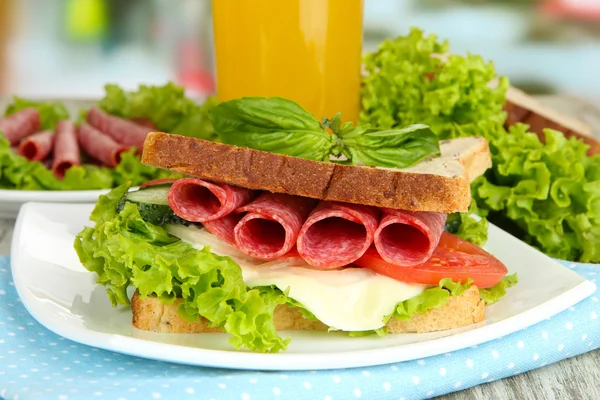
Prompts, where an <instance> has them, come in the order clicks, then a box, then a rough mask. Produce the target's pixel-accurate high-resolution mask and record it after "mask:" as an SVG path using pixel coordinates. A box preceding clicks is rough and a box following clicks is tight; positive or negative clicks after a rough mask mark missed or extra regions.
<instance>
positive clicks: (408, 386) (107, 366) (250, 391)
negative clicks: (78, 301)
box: [0, 257, 600, 400]
mask: <svg viewBox="0 0 600 400" xmlns="http://www.w3.org/2000/svg"><path fill="white" fill-rule="evenodd" d="M564 265H566V266H568V267H569V268H572V269H573V270H574V271H576V272H577V273H579V274H580V275H582V276H584V277H586V278H588V279H590V280H594V279H595V275H596V273H597V271H600V270H599V269H597V268H598V267H597V266H591V265H584V264H573V263H564ZM598 315H600V304H599V302H598V297H597V294H596V293H594V294H593V295H592V296H590V297H589V298H587V299H585V300H583V301H582V302H580V303H578V304H576V305H575V306H574V307H571V308H570V309H568V310H566V311H564V312H562V313H560V314H558V315H556V316H554V317H552V318H551V319H549V320H546V321H543V322H541V323H539V324H537V325H534V326H532V327H530V328H528V329H525V330H523V331H520V332H517V333H514V334H512V335H508V336H505V337H503V338H500V339H497V340H494V341H491V342H488V343H485V344H482V345H479V346H474V347H472V348H468V349H465V350H460V351H455V352H452V353H447V354H443V355H440V356H435V357H429V358H425V359H422V360H415V361H409V362H403V363H398V364H392V365H382V366H378V367H369V368H356V369H345V370H331V371H304V372H286V373H278V372H253V371H234V370H222V369H211V368H200V367H188V366H184V365H175V364H169V363H165V362H158V361H150V360H144V359H140V358H135V357H131V356H126V355H122V354H118V353H113V352H109V351H105V350H99V349H96V348H92V347H88V346H84V345H81V344H78V343H75V342H71V341H69V340H67V339H64V338H62V337H60V336H57V335H55V334H53V333H52V332H50V331H48V330H47V329H45V328H44V327H42V326H41V325H40V324H38V323H37V322H36V321H35V320H34V319H33V318H32V317H31V316H30V315H29V313H27V311H26V310H25V308H24V307H23V305H22V304H21V303H20V300H19V298H18V296H17V293H16V290H15V288H14V283H13V282H12V277H11V273H10V268H9V260H8V258H6V257H0V398H2V399H7V400H8V399H11V400H12V399H15V400H17V399H18V400H25V399H36V400H46V399H56V400H70V399H86V400H88V399H127V400H132V399H177V400H179V399H184V400H185V399H207V400H208V399H215V400H218V399H236V400H248V399H291V398H293V399H311V400H312V399H324V400H337V399H358V398H360V399H405V400H408V399H421V398H428V397H434V396H439V395H441V394H445V393H449V392H454V391H457V390H461V389H465V388H468V387H471V386H475V385H479V384H481V383H484V382H490V381H493V380H496V379H500V378H505V377H507V376H510V375H515V374H518V373H521V372H524V371H528V370H531V369H535V368H539V367H542V366H544V365H547V364H550V363H553V362H556V361H559V360H562V359H564V358H568V357H572V356H575V355H578V354H581V353H585V352H588V351H591V350H594V349H596V348H598V345H599V344H600V320H599V319H598Z"/></svg>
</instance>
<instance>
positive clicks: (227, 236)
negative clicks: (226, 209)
mask: <svg viewBox="0 0 600 400" xmlns="http://www.w3.org/2000/svg"><path fill="white" fill-rule="evenodd" d="M241 219H242V215H241V214H236V213H232V214H229V215H227V216H225V217H223V218H219V219H215V220H212V221H206V222H203V223H202V225H204V227H205V228H206V229H207V230H208V231H209V232H210V233H212V234H213V235H215V236H216V237H218V238H219V239H220V240H222V241H224V242H225V243H227V244H230V245H232V246H234V247H237V246H236V243H235V236H234V230H235V226H236V225H237V224H238V223H239V222H240V220H241Z"/></svg>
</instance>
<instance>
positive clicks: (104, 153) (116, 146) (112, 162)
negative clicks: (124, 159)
mask: <svg viewBox="0 0 600 400" xmlns="http://www.w3.org/2000/svg"><path fill="white" fill-rule="evenodd" d="M78 136H79V144H80V145H81V148H82V149H83V151H85V153H86V154H87V155H89V156H91V157H93V158H95V159H96V160H98V161H101V162H102V164H104V165H106V166H107V167H110V168H114V167H116V166H117V165H119V163H120V162H121V153H123V152H124V151H127V150H128V149H127V146H125V145H123V144H121V143H117V142H115V141H114V140H113V139H112V138H111V137H110V136H108V135H105V134H104V133H102V132H100V131H99V130H98V129H96V128H94V127H92V126H90V125H88V124H81V125H80V126H79V131H78Z"/></svg>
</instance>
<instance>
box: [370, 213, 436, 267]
mask: <svg viewBox="0 0 600 400" xmlns="http://www.w3.org/2000/svg"><path fill="white" fill-rule="evenodd" d="M445 223H446V214H442V213H436V212H411V211H402V210H392V209H384V210H383V215H382V217H381V222H380V223H379V227H378V228H377V231H375V239H374V241H375V248H376V249H377V252H378V253H379V255H380V256H381V258H383V259H384V260H385V261H387V262H389V263H390V264H394V265H398V266H400V267H412V266H415V265H419V264H423V263H424V262H425V261H427V260H428V259H429V258H430V257H431V255H432V254H433V251H434V250H435V248H436V247H437V245H438V243H439V242H440V238H441V237H442V233H443V232H444V224H445Z"/></svg>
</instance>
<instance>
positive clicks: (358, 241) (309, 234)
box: [297, 201, 380, 269]
mask: <svg viewBox="0 0 600 400" xmlns="http://www.w3.org/2000/svg"><path fill="white" fill-rule="evenodd" d="M379 217H380V212H379V210H378V209H376V208H374V207H369V206H363V205H357V204H346V203H337V202H328V201H323V202H321V203H319V205H318V206H317V208H316V209H315V210H314V211H313V212H312V213H311V214H310V216H309V217H308V219H307V220H306V222H305V223H304V225H303V226H302V230H301V231H300V234H299V236H298V243H297V245H298V252H299V253H300V255H301V256H302V258H304V260H305V261H306V262H307V263H308V264H310V265H312V266H313V267H317V268H322V269H329V268H338V267H342V266H344V265H348V264H351V263H352V262H354V261H356V260H357V259H359V258H360V257H361V256H362V255H363V254H364V253H365V251H367V249H368V248H369V247H370V246H371V244H372V243H373V237H374V235H375V231H376V229H377V226H378V224H379Z"/></svg>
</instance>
